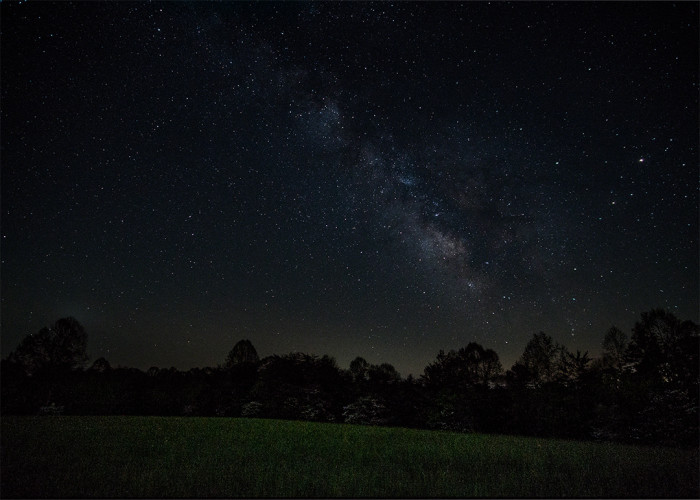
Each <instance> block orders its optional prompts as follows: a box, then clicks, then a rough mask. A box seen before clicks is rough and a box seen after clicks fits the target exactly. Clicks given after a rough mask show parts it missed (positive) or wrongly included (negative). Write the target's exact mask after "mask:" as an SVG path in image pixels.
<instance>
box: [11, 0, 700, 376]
mask: <svg viewBox="0 0 700 500" xmlns="http://www.w3.org/2000/svg"><path fill="white" fill-rule="evenodd" d="M697 18H698V16H697V6H696V5H695V4H692V3H679V4H670V3H663V4H634V5H627V4H624V5H622V4H608V3H602V4H598V3H591V4H563V5H561V4H554V5H548V4H539V3H537V4H527V3H516V4H507V3H495V4H484V3H467V4H459V3H446V4H442V3H424V4H413V3H401V4H388V3H380V4H367V3H350V4H326V3H311V4H308V3H302V4H277V3H264V4H247V3H231V4H208V3H193V4H190V3H155V4H124V3H117V4H84V3H77V4H70V3H61V4H49V3H38V4H33V3H31V2H28V3H11V4H10V3H3V4H2V29H3V43H2V56H3V65H2V99H3V111H2V119H3V134H2V148H3V170H2V176H3V178H2V276H3V279H2V331H3V342H2V352H3V356H5V355H7V353H9V351H10V350H12V349H13V348H14V347H15V346H16V345H17V342H18V341H19V339H20V338H21V337H22V336H23V335H25V334H27V333H29V332H33V331H37V330H38V329H39V328H41V327H42V326H44V325H47V324H49V323H52V322H53V321H55V319H57V318H59V317H63V316H67V315H73V316H75V317H76V318H77V319H78V320H79V321H81V322H82V323H83V324H84V325H85V327H86V330H87V331H88V335H89V345H88V347H89V349H88V351H89V354H90V355H91V357H92V358H93V359H95V358H97V357H100V356H105V357H106V358H107V359H108V360H110V362H112V364H123V365H127V366H137V367H140V368H148V367H149V366H151V365H157V366H170V365H174V366H177V367H178V368H188V367H191V366H215V365H216V364H218V363H221V362H222V361H223V359H224V357H225V355H226V353H227V352H228V350H230V348H231V346H232V345H233V344H234V343H235V342H236V341H237V340H239V339H241V338H249V339H250V340H251V341H252V342H253V344H254V345H255V346H256V348H257V349H258V351H259V352H260V353H261V354H262V355H267V354H272V353H280V354H281V353H285V352H289V351H292V350H300V351H304V352H313V353H317V354H325V353H328V354H330V355H333V356H336V357H337V359H338V361H339V363H340V364H341V366H345V365H347V363H348V362H349V361H350V360H351V359H352V358H354V357H355V356H358V355H361V356H364V357H365V358H367V359H368V360H369V361H371V362H390V363H392V364H394V365H395V366H396V367H397V369H398V370H399V371H400V372H401V373H402V374H403V375H407V374H408V373H413V374H415V375H418V374H420V373H421V372H422V369H423V367H424V366H425V365H426V364H427V363H428V362H430V361H431V360H432V359H433V358H434V356H435V354H436V353H437V351H438V350H439V349H446V350H447V349H456V348H459V347H462V346H464V345H466V344H467V343H469V342H471V341H476V342H479V343H481V344H483V345H484V346H485V347H487V348H492V349H494V350H496V352H498V353H499V355H500V356H501V358H502V361H503V362H504V365H505V366H506V367H508V366H510V363H512V362H513V361H514V360H515V359H516V358H517V356H518V355H519V354H520V353H521V352H522V349H523V348H524V345H525V343H526V342H527V340H528V339H529V338H530V337H531V336H532V334H533V333H536V332H538V331H540V330H543V331H545V332H546V333H548V334H550V335H552V336H553V337H554V338H555V340H557V341H558V342H561V343H563V344H565V345H567V346H568V347H569V348H570V349H574V350H575V349H581V350H589V351H590V352H591V353H592V354H593V355H596V354H597V353H598V352H599V351H600V344H601V342H602V337H603V335H604V333H605V331H606V330H607V328H609V327H610V326H611V325H613V324H616V325H617V326H618V327H620V328H622V329H629V328H630V327H631V326H632V324H633V322H634V321H635V319H636V318H638V316H639V313H640V312H641V311H644V310H648V309H651V308H654V307H664V308H667V309H668V310H670V311H672V312H674V314H676V315H678V316H679V317H681V318H683V319H692V320H694V321H696V322H697V321H698V307H697V305H698V259H697V255H698V221H697V209H698V191H697V165H698V162H697V141H698V100H697V90H698V87H697V74H698V67H697V61H698V49H697V39H698V26H697Z"/></svg>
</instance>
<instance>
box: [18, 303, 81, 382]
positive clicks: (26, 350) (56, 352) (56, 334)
mask: <svg viewBox="0 0 700 500" xmlns="http://www.w3.org/2000/svg"><path fill="white" fill-rule="evenodd" d="M86 347H87V334H86V333H85V329H84V328H83V327H82V325H81V324H80V323H78V321H77V320H76V319H75V318H73V317H68V318H62V319H59V320H58V321H56V323H54V325H53V326H52V327H50V328H42V329H41V330H39V332H38V333H36V334H29V335H27V336H26V337H24V339H22V342H20V344H19V346H17V349H15V350H14V351H13V352H12V353H11V354H10V356H9V358H8V359H9V361H10V362H12V363H16V364H18V365H19V366H21V367H22V369H23V370H24V372H25V373H26V374H27V375H29V376H31V375H34V374H36V373H38V372H47V373H51V374H54V375H55V374H58V373H64V372H67V371H71V370H76V369H80V368H82V367H83V365H84V364H85V362H86V361H87V359H88V356H87V354H86Z"/></svg>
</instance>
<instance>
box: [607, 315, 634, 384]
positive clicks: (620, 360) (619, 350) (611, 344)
mask: <svg viewBox="0 0 700 500" xmlns="http://www.w3.org/2000/svg"><path fill="white" fill-rule="evenodd" d="M628 344H629V342H628V339H627V335H625V334H624V333H623V332H622V330H620V329H619V328H617V327H616V326H612V327H610V329H609V330H608V331H607V333H606V334H605V338H604V339H603V364H604V366H605V367H606V368H611V369H613V370H614V371H615V372H618V373H620V372H622V368H623V367H624V366H625V356H626V353H627V346H628Z"/></svg>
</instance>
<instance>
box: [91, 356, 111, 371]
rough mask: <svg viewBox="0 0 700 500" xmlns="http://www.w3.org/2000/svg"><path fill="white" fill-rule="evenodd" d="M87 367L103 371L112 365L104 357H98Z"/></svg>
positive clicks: (109, 368)
mask: <svg viewBox="0 0 700 500" xmlns="http://www.w3.org/2000/svg"><path fill="white" fill-rule="evenodd" d="M89 369H90V370H91V371H95V372H98V373H104V372H107V371H109V370H111V369H112V366H111V365H110V364H109V361H107V360H106V359H105V358H98V359H96V360H95V362H94V363H93V364H92V366H91V367H90V368H89Z"/></svg>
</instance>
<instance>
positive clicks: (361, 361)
mask: <svg viewBox="0 0 700 500" xmlns="http://www.w3.org/2000/svg"><path fill="white" fill-rule="evenodd" d="M369 366H370V364H369V363H368V362H367V361H366V360H365V358H362V357H360V356H358V357H356V358H355V359H353V360H352V361H351V362H350V373H352V379H353V381H354V382H356V383H358V382H364V381H366V380H367V377H368V375H367V373H368V371H369Z"/></svg>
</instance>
